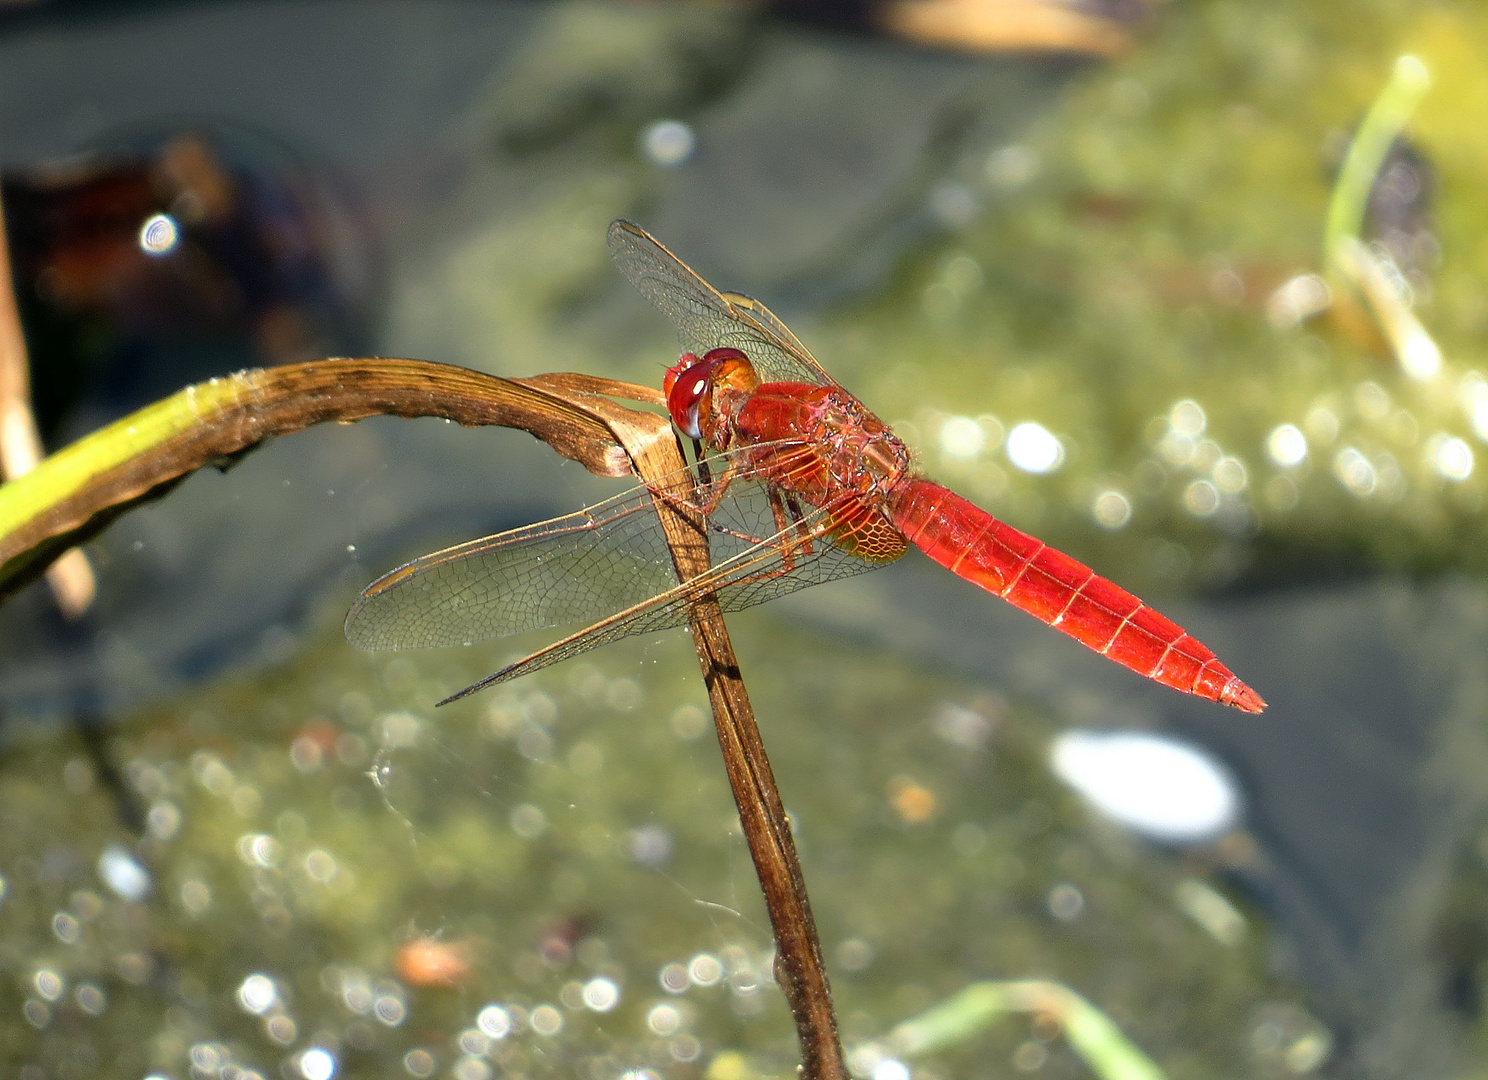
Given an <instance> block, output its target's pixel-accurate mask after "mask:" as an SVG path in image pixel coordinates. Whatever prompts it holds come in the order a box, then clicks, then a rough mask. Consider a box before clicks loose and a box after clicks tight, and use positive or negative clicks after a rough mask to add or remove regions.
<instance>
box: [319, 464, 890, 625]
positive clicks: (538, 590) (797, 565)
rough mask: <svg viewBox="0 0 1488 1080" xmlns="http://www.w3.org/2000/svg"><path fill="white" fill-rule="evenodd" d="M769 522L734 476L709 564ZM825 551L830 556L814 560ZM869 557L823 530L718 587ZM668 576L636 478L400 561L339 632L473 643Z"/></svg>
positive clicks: (777, 588)
mask: <svg viewBox="0 0 1488 1080" xmlns="http://www.w3.org/2000/svg"><path fill="white" fill-rule="evenodd" d="M758 449H759V448H758V447H755V448H751V450H753V451H757V450H758ZM737 453H742V452H735V454H737ZM735 454H718V455H714V456H712V457H710V458H708V459H707V461H708V464H709V469H710V472H711V474H712V475H713V476H714V477H717V476H720V475H722V474H723V473H724V471H725V470H726V468H727V465H728V463H729V461H730V460H731V459H732V458H733V457H734V456H735ZM821 519H822V513H821V511H810V512H808V513H805V514H802V515H799V522H798V524H796V525H795V526H793V527H794V528H796V529H798V530H800V529H805V530H810V529H813V528H816V527H817V525H816V524H814V523H818V522H820V520H821ZM777 530H778V524H777V522H776V519H775V509H774V506H773V505H772V503H771V498H770V494H769V491H768V489H767V488H766V487H765V485H764V484H762V483H761V482H759V481H755V480H751V479H749V478H747V477H740V478H737V479H734V480H733V481H732V483H730V485H729V488H728V490H727V491H726V492H725V493H724V496H723V498H722V499H721V500H720V501H719V505H718V507H717V508H716V509H715V511H714V512H713V513H712V514H711V515H709V517H708V542H709V549H710V554H711V560H712V563H713V565H714V566H715V567H721V566H725V565H733V563H734V561H735V560H737V559H739V558H741V557H743V556H744V555H745V554H746V553H747V552H749V551H750V550H751V549H755V548H757V547H760V546H763V547H766V548H768V547H769V546H770V545H771V544H772V543H773V544H777V545H778V543H779V541H778V540H776V539H772V538H774V537H776V533H777ZM789 531H790V530H787V532H789ZM827 549H830V551H831V552H833V553H835V554H829V552H828V551H827ZM757 554H758V553H757ZM824 558H825V559H827V560H828V564H826V565H823V566H820V567H818V566H817V565H816V564H817V563H819V562H820V560H822V559H824ZM839 562H840V563H841V565H840V566H839V565H838V563H839ZM761 565H763V564H761ZM874 565H876V564H874V563H872V562H867V561H865V560H863V559H861V558H858V557H857V556H853V555H849V554H847V553H846V552H845V551H842V550H840V549H838V548H835V547H834V546H833V545H832V543H831V542H830V540H822V541H821V542H819V543H816V544H815V545H814V548H813V551H811V552H809V553H808V552H800V553H799V554H797V555H796V556H795V558H794V564H793V566H794V568H793V570H792V572H791V573H790V574H788V575H777V576H776V577H774V578H771V579H770V580H769V581H767V582H754V583H743V582H740V581H738V580H737V579H735V578H728V579H720V583H721V584H725V585H729V586H730V588H731V589H732V591H731V592H730V593H729V594H728V595H726V596H724V597H723V598H722V599H723V600H724V604H725V607H726V608H729V609H730V610H735V609H737V608H741V607H749V606H752V605H753V604H758V603H763V602H764V601H765V600H768V599H771V598H772V597H774V596H780V595H783V594H784V593H787V592H793V591H795V590H796V589H800V588H805V587H806V586H807V585H814V584H817V583H819V582H821V581H828V580H832V579H834V578H838V577H845V576H847V575H849V574H852V573H860V572H862V571H863V570H869V569H872V568H873V566H874ZM823 573H825V574H826V576H820V575H821V574H823ZM676 585H677V578H676V572H675V570H674V569H673V566H672V559H671V552H670V551H669V549H668V548H667V544H666V539H665V535H664V533H663V531H662V528H661V523H660V522H659V520H658V519H657V516H656V508H655V505H654V503H653V502H652V495H651V491H650V490H649V489H648V488H646V487H645V486H644V485H642V486H639V487H636V488H633V489H631V490H630V491H627V492H624V493H623V494H620V495H616V496H614V497H613V498H610V499H606V500H605V501H603V502H600V503H596V504H594V505H593V506H590V507H588V508H586V509H584V510H581V511H579V512H577V513H574V514H565V515H563V516H561V517H556V518H552V519H550V520H548V521H543V522H538V523H537V524H535V525H526V526H523V527H522V528H518V529H512V530H510V531H509V532H504V533H498V534H496V535H494V536H487V537H484V538H482V539H479V540H471V541H469V542H467V543H464V544H459V545H456V546H455V547H450V548H445V549H444V550H442V551H436V552H434V553H432V554H429V555H424V556H422V557H420V558H417V559H414V560H413V561H412V562H409V563H407V564H405V565H403V566H400V567H398V568H397V569H396V570H393V571H392V572H390V573H388V574H385V575H383V576H382V577H381V578H379V579H378V580H377V581H374V582H373V583H372V584H371V585H369V586H367V588H366V589H365V590H364V591H363V593H362V595H361V597H360V598H359V599H358V600H357V601H356V603H355V604H354V605H353V606H352V608H351V611H350V612H349V613H348V614H347V616H346V637H347V639H348V640H349V641H350V642H351V643H352V644H353V645H354V646H356V647H357V648H359V649H365V650H368V651H371V652H379V651H384V650H393V649H426V648H436V647H440V646H447V645H469V644H473V643H475V642H477V641H485V640H489V639H491V638H497V637H506V636H509V635H512V634H519V633H523V632H525V631H528V630H538V629H543V628H547V627H555V626H564V625H570V624H575V623H586V622H597V621H600V620H604V619H607V618H610V617H612V616H614V615H615V614H616V613H617V612H622V611H626V610H628V609H630V608H633V607H636V606H637V605H642V604H644V603H645V602H647V601H648V600H651V599H652V598H654V597H656V596H658V595H659V594H667V593H669V592H671V591H672V590H674V589H675V587H676ZM685 619H686V604H685V602H683V603H682V604H681V605H680V607H678V608H677V612H675V613H673V614H670V615H668V616H667V617H666V619H665V620H664V621H663V622H662V623H660V624H658V625H655V626H653V625H651V623H650V622H646V623H644V624H642V623H637V624H636V626H635V627H634V628H633V629H629V630H626V631H625V633H627V634H631V633H634V634H638V633H646V632H648V631H649V630H652V629H661V628H664V627H670V626H676V625H680V624H681V623H682V622H684V621H685ZM621 636H624V635H623V634H622V635H621ZM604 640H610V639H609V638H605V639H604ZM596 643H597V642H596Z"/></svg>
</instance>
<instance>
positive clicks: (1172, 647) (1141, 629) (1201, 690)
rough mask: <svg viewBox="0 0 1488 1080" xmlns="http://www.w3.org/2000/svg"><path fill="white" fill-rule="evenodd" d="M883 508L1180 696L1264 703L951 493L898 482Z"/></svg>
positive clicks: (1171, 630)
mask: <svg viewBox="0 0 1488 1080" xmlns="http://www.w3.org/2000/svg"><path fill="white" fill-rule="evenodd" d="M887 509H888V512H889V517H890V519H891V520H892V521H893V522H894V524H895V525H896V526H897V527H898V528H899V530H900V531H901V532H903V533H904V535H905V536H906V537H907V538H908V539H909V541H910V542H911V543H912V544H914V545H915V546H916V547H918V548H919V549H920V550H921V551H923V552H924V553H925V554H926V555H928V556H930V558H932V559H934V560H935V561H936V562H938V563H940V564H941V565H942V566H944V567H945V568H946V569H948V570H950V571H951V572H952V573H954V574H957V575H958V576H960V577H963V578H965V579H966V580H967V581H970V582H972V583H973V584H976V585H980V586H981V587H982V588H984V589H986V590H987V591H988V592H992V593H996V594H997V595H998V596H1000V597H1002V598H1003V599H1004V600H1006V601H1008V603H1010V604H1012V605H1013V606H1014V607H1018V608H1022V609H1023V610H1024V611H1026V612H1028V613H1029V614H1030V615H1032V616H1034V617H1035V618H1036V619H1038V620H1039V621H1041V622H1045V623H1048V624H1049V625H1050V626H1052V627H1054V628H1055V629H1056V630H1060V631H1063V632H1064V633H1066V634H1068V635H1069V636H1070V637H1072V638H1074V639H1075V640H1076V641H1078V642H1080V643H1081V644H1082V645H1085V646H1088V647H1089V648H1091V649H1094V650H1095V651H1096V652H1098V653H1100V654H1101V655H1102V656H1105V657H1109V658H1110V659H1112V660H1115V661H1116V662H1117V663H1118V664H1122V665H1125V666H1126V667H1129V668H1131V669H1132V670H1133V671H1135V672H1137V673H1138V674H1140V675H1145V676H1146V677H1147V678H1149V679H1153V680H1155V681H1157V682H1160V683H1162V684H1163V685H1164V686H1171V687H1172V688H1173V689H1175V690H1181V691H1183V692H1184V693H1186V694H1196V695H1197V696H1199V697H1202V698H1208V699H1209V700H1211V701H1218V702H1220V703H1221V704H1224V705H1232V706H1234V707H1235V708H1237V709H1242V710H1244V711H1245V712H1260V711H1261V710H1262V709H1264V708H1265V707H1266V703H1265V702H1264V701H1263V700H1261V696H1260V695H1259V694H1257V693H1256V692H1255V691H1254V690H1252V689H1251V688H1250V687H1248V686H1246V685H1245V684H1244V683H1243V682H1241V681H1240V680H1239V679H1238V678H1236V677H1235V675H1234V674H1233V673H1231V671H1230V669H1229V668H1227V667H1225V666H1224V664H1222V663H1220V661H1219V659H1218V658H1217V657H1215V655H1214V653H1212V652H1211V651H1210V650H1209V649H1207V648H1206V647H1205V646H1204V645H1203V644H1202V643H1200V642H1199V641H1198V640H1197V639H1195V638H1193V637H1190V636H1189V634H1188V633H1187V632H1186V631H1184V629H1183V628H1182V627H1181V626H1179V625H1178V624H1177V623H1175V622H1173V621H1172V620H1171V619H1168V618H1166V617H1164V616H1162V615H1160V614H1158V613H1157V612H1156V611H1154V610H1153V609H1152V608H1150V607H1148V606H1147V605H1146V604H1144V603H1142V601H1141V600H1139V599H1137V598H1136V597H1135V596H1133V595H1132V594H1131V593H1129V592H1127V591H1126V590H1125V589H1123V588H1121V587H1120V586H1118V585H1115V584H1113V583H1112V582H1110V581H1107V580H1106V579H1105V578H1103V577H1101V576H1100V575H1098V574H1096V573H1095V571H1093V570H1091V569H1090V568H1089V567H1087V566H1085V565H1083V564H1082V563H1079V562H1076V561H1075V560H1074V559H1072V558H1070V557H1069V556H1068V555H1065V554H1063V553H1062V552H1059V551H1056V550H1054V549H1053V548H1051V547H1049V546H1048V545H1047V544H1045V543H1044V542H1043V541H1042V540H1038V539H1036V538H1034V537H1032V536H1029V535H1028V534H1027V533H1024V532H1019V531H1018V530H1017V529H1015V528H1013V527H1012V526H1010V525H1005V524H1003V523H1002V522H1001V521H998V520H997V519H996V518H995V517H993V516H992V515H991V514H989V513H987V512H986V511H985V510H982V509H981V508H980V507H977V506H974V505H973V504H971V503H969V502H967V501H966V500H965V499H963V498H961V497H960V496H959V495H957V494H955V493H954V492H951V491H947V490H946V489H945V488H943V487H941V486H939V485H938V484H933V483H931V482H929V481H928V480H906V481H904V482H902V483H900V484H898V485H896V486H895V488H894V490H893V491H892V492H890V494H889V499H888V507H887Z"/></svg>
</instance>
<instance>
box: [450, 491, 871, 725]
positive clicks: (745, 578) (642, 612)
mask: <svg viewBox="0 0 1488 1080" xmlns="http://www.w3.org/2000/svg"><path fill="white" fill-rule="evenodd" d="M710 520H711V519H710ZM833 528H834V520H833V517H832V515H831V513H830V512H829V511H827V510H812V511H811V512H809V513H808V514H805V515H803V516H802V517H800V518H798V519H796V520H794V521H792V522H791V523H790V524H789V525H788V526H787V527H786V528H784V529H782V530H780V531H779V532H777V533H775V534H774V535H772V536H769V537H766V538H765V539H763V540H762V541H760V542H759V543H755V544H750V545H747V546H744V547H742V548H741V549H740V550H738V551H737V553H736V554H733V555H731V556H729V557H727V558H725V559H723V560H722V561H718V562H715V565H714V566H713V568H712V569H711V570H709V571H708V572H707V573H705V574H701V575H699V576H698V577H695V578H692V579H691V580H689V581H685V582H682V583H680V584H673V585H672V587H671V588H669V589H667V590H665V591H664V592H661V593H658V594H657V595H655V596H652V597H649V598H647V599H646V600H643V601H641V602H640V603H638V604H634V605H632V606H631V607H629V608H626V609H624V610H621V611H617V612H615V613H614V614H613V615H611V616H609V617H608V618H605V619H602V620H600V621H599V622H597V623H595V624H594V625H593V626H589V627H586V628H585V629H583V630H580V631H579V632H578V633H575V634H571V635H569V636H568V637H566V638H563V639H561V640H559V641H556V642H554V643H553V644H552V645H549V646H547V647H546V648H543V649H539V650H538V651H537V652H535V653H532V654H530V655H528V656H525V657H523V658H522V659H521V660H518V661H516V662H515V663H513V664H509V665H508V666H506V667H504V668H502V669H501V670H500V671H498V672H496V673H495V674H492V675H488V676H486V677H485V678H484V679H482V680H480V682H477V683H474V684H473V685H471V686H467V687H466V688H465V689H463V690H461V691H459V692H458V693H456V694H452V695H450V696H449V697H447V698H445V699H444V701H441V702H440V703H439V704H441V705H444V704H447V703H449V702H451V701H457V700H459V699H460V698H462V697H465V696H466V695H468V694H473V693H475V692H476V691H478V690H484V689H485V688H486V687H488V686H493V685H495V684H496V683H501V682H506V681H507V680H508V679H515V678H517V677H519V676H522V675H527V674H529V673H531V672H533V671H537V670H539V669H540V668H545V667H548V666H549V665H550V664H556V663H559V662H560V661H563V660H568V659H571V658H573V657H575V656H578V655H579V654H580V653H585V652H588V651H589V650H590V649H596V648H598V647H600V646H601V645H608V644H610V643H611V642H614V641H618V640H620V639H621V638H625V637H630V636H632V635H636V634H648V633H652V632H655V631H658V630H670V629H673V628H675V627H678V626H682V625H683V624H685V623H686V622H687V615H688V609H689V607H690V606H691V605H692V604H693V603H694V602H695V601H696V600H697V599H699V598H700V597H702V596H704V595H706V594H708V593H713V594H714V595H715V596H716V597H717V599H718V602H719V605H720V606H721V607H722V608H723V610H724V611H741V610H743V609H744V608H748V607H753V606H754V605H756V604H763V603H765V602H766V601H769V600H774V599H775V598H777V597H780V596H785V595H787V594H788V593H793V592H795V591H796V590H798V589H804V588H807V587H808V586H811V585H821V584H824V583H826V582H828V581H836V580H839V579H841V578H845V577H851V576H852V575H854V574H861V573H864V572H866V571H868V570H874V569H877V568H878V567H879V566H882V565H884V563H883V562H874V561H870V560H868V559H864V558H860V557H859V556H856V555H851V554H848V553H847V552H846V551H844V550H843V549H842V548H840V547H837V546H836V545H835V544H833V543H832V541H831V537H830V535H829V534H830V532H831V530H832V529H833ZM725 535H726V536H727V539H728V540H735V541H736V540H737V538H735V537H733V536H732V535H728V534H725ZM710 541H711V542H713V546H714V547H715V549H716V547H717V543H716V539H715V538H714V537H712V536H710Z"/></svg>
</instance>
